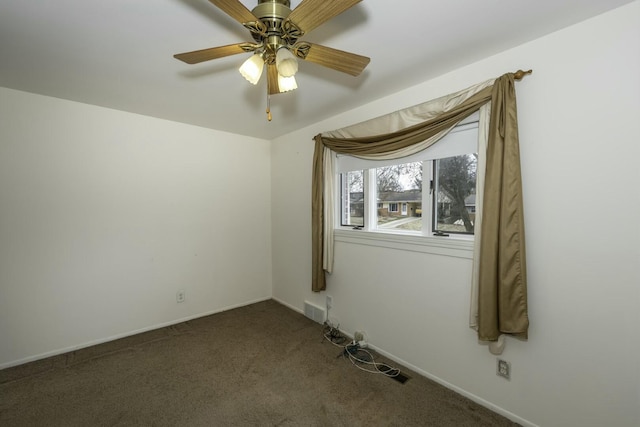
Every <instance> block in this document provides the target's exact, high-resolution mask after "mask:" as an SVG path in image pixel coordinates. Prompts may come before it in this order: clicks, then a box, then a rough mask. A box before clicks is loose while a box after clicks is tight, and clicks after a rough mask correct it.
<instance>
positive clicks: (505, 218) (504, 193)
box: [312, 73, 528, 341]
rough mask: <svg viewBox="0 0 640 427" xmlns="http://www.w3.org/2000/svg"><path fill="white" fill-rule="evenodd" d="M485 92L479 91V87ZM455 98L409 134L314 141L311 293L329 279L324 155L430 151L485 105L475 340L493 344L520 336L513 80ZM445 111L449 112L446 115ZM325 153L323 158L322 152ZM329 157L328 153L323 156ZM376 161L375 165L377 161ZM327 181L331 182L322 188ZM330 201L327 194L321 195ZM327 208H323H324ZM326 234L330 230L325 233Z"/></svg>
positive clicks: (522, 283)
mask: <svg viewBox="0 0 640 427" xmlns="http://www.w3.org/2000/svg"><path fill="white" fill-rule="evenodd" d="M485 86H486V85H485ZM476 88H477V90H475V91H462V92H460V93H464V94H466V95H465V96H458V97H453V98H455V100H456V101H455V102H453V104H451V105H446V106H445V109H444V110H443V111H441V112H440V111H439V112H438V113H437V115H435V117H433V118H430V119H428V120H426V121H423V122H419V123H416V124H414V125H412V126H409V127H405V128H401V129H398V130H394V131H392V132H390V133H386V134H382V133H378V134H375V135H373V136H361V137H355V138H348V137H339V136H329V135H328V134H320V135H317V136H316V137H315V141H316V146H315V153H314V159H313V177H312V187H313V188H312V245H313V247H312V258H313V259H312V269H313V272H312V273H313V277H312V290H313V291H316V292H318V291H321V290H324V289H325V287H326V282H325V271H331V262H327V261H326V260H325V257H327V256H331V254H330V253H329V252H330V251H332V249H331V247H330V245H327V244H326V243H325V239H324V237H325V233H326V232H330V233H332V228H333V223H332V222H328V221H326V218H325V215H324V212H325V206H324V203H325V199H324V197H325V196H327V194H326V193H327V192H326V190H325V185H326V183H325V181H326V179H327V178H328V177H327V176H326V175H325V173H326V172H325V159H327V161H332V160H331V159H332V156H331V155H327V152H328V150H330V151H331V152H335V153H341V154H349V155H354V156H363V157H365V156H373V157H376V156H384V155H385V154H389V153H392V154H391V155H392V156H395V157H402V155H399V154H398V153H404V152H406V150H408V149H409V150H410V149H411V148H410V147H412V146H414V145H416V144H421V145H422V148H421V149H424V148H426V147H425V146H424V143H425V141H429V143H428V145H427V146H429V145H431V144H433V143H435V142H436V141H437V140H438V139H439V138H441V137H442V136H444V135H445V134H446V133H447V132H448V131H449V130H450V129H452V128H453V127H454V126H455V125H456V124H457V123H459V122H460V121H462V120H463V119H465V118H466V117H468V116H469V115H471V114H473V113H474V112H476V111H478V110H479V109H480V108H481V107H482V106H483V105H486V104H487V103H489V102H491V116H490V125H489V137H488V142H487V166H486V175H485V187H484V194H485V197H484V211H483V218H484V220H483V222H482V224H481V234H482V241H481V244H480V245H481V247H480V251H481V253H480V263H479V274H478V276H479V279H478V291H477V295H478V316H477V320H478V322H477V323H478V337H479V339H481V340H485V341H493V340H497V339H498V337H499V336H500V334H501V333H508V334H515V335H519V336H522V337H526V335H527V329H528V317H527V297H526V268H525V252H524V224H523V214H522V191H521V181H520V159H519V149H518V132H517V114H516V103H515V84H514V75H513V74H512V73H508V74H505V75H503V76H502V77H500V78H498V79H496V80H495V81H494V83H493V85H491V86H488V87H482V84H481V85H477V86H476ZM449 107H450V108H449ZM325 150H327V151H325ZM329 154H330V152H329ZM378 158H379V157H378ZM330 181H331V180H330ZM329 193H331V192H329ZM327 202H328V200H327ZM329 229H331V230H330V231H329Z"/></svg>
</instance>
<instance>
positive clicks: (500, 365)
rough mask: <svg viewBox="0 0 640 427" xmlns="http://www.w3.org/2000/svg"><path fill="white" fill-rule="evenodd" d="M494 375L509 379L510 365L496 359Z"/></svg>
mask: <svg viewBox="0 0 640 427" xmlns="http://www.w3.org/2000/svg"><path fill="white" fill-rule="evenodd" d="M496 374H497V375H498V376H500V377H504V378H506V379H508V380H510V379H511V363H509V362H507V361H506V360H502V359H498V361H497V364H496Z"/></svg>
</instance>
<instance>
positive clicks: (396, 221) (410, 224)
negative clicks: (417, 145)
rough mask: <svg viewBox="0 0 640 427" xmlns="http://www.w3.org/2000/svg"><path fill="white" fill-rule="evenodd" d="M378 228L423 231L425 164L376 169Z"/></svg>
mask: <svg viewBox="0 0 640 427" xmlns="http://www.w3.org/2000/svg"><path fill="white" fill-rule="evenodd" d="M376 188H377V193H376V194H377V198H378V200H377V205H378V209H377V213H378V223H377V224H378V228H380V229H396V230H413V231H420V230H422V219H421V218H420V217H421V216H422V162H414V163H405V164H401V165H392V166H385V167H381V168H377V169H376Z"/></svg>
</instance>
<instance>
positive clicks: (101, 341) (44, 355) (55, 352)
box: [0, 296, 299, 370]
mask: <svg viewBox="0 0 640 427" xmlns="http://www.w3.org/2000/svg"><path fill="white" fill-rule="evenodd" d="M270 299H272V298H271V297H270V296H269V297H264V298H258V299H255V300H251V301H246V302H243V303H240V304H234V305H229V306H225V307H222V308H219V309H216V310H212V311H208V312H204V313H198V314H194V315H191V316H187V317H183V318H180V319H176V320H171V321H169V322H165V323H160V324H157V325H152V326H148V327H145V328H141V329H136V330H134V331H130V332H125V333H122V334H117V335H112V336H110V337H107V338H101V339H98V340H93V341H88V342H85V343H82V344H78V345H74V346H70V347H65V348H61V349H56V350H52V351H48V352H46V353H41V354H38V355H35V356H29V357H25V358H23V359H19V360H14V361H11V362H6V363H2V364H0V370H2V369H6V368H12V367H14V366H19V365H24V364H25V363H30V362H35V361H37V360H41V359H46V358H47V357H53V356H58V355H60V354H64V353H69V352H71V351H77V350H81V349H83V348H87V347H91V346H94V345H98V344H104V343H106V342H109V341H115V340H118V339H121V338H126V337H130V336H132V335H136V334H141V333H144V332H149V331H153V330H155V329H161V328H166V327H167V326H172V325H177V324H179V323H183V322H188V321H189V320H194V319H198V318H200V317H205V316H211V315H212V314H218V313H222V312H223V311H228V310H233V309H234V308H240V307H244V306H247V305H251V304H256V303H259V302H263V301H268V300H270ZM278 302H280V301H278ZM280 303H281V302H280ZM281 304H283V305H286V304H284V303H281ZM287 307H289V306H288V305H287ZM294 310H296V311H299V310H297V309H294Z"/></svg>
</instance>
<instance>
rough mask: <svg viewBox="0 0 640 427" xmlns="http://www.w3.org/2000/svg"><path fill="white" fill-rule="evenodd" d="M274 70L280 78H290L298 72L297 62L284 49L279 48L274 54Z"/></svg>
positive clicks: (288, 51)
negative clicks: (276, 69)
mask: <svg viewBox="0 0 640 427" xmlns="http://www.w3.org/2000/svg"><path fill="white" fill-rule="evenodd" d="M276 68H278V74H280V75H281V76H282V77H292V76H294V75H295V74H296V73H297V72H298V61H297V60H296V57H295V56H294V55H293V53H291V51H290V50H289V49H287V48H286V47H281V48H280V49H278V52H276Z"/></svg>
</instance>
